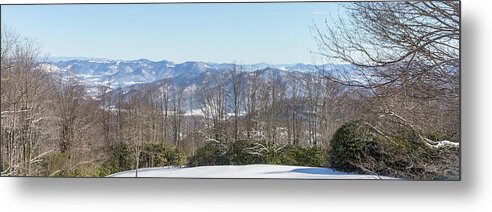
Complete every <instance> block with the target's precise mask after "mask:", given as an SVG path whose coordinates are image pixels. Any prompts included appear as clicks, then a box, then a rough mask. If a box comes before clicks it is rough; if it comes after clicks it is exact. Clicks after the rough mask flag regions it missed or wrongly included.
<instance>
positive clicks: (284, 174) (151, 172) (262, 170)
mask: <svg viewBox="0 0 492 212" xmlns="http://www.w3.org/2000/svg"><path fill="white" fill-rule="evenodd" d="M108 177H135V170H130V171H123V172H119V173H116V174H112V175H109V176H108ZM138 177H172V178H279V179H280V178H282V179H394V178H390V177H384V176H377V175H358V174H350V173H345V172H338V171H335V170H332V169H329V168H314V167H304V166H284V165H263V164H258V165H242V166H233V165H230V166H200V167H190V168H162V167H159V168H142V169H139V170H138Z"/></svg>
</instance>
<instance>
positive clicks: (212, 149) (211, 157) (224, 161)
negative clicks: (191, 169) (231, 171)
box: [188, 142, 229, 166]
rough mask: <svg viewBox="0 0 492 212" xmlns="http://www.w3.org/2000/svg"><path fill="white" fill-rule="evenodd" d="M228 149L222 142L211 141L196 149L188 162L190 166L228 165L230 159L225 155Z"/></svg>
mask: <svg viewBox="0 0 492 212" xmlns="http://www.w3.org/2000/svg"><path fill="white" fill-rule="evenodd" d="M226 151H227V149H226V148H225V147H224V146H221V145H220V144H217V143H214V142H209V143H207V144H205V146H203V147H201V148H199V149H197V150H196V152H195V155H193V156H192V157H191V158H190V159H189V162H188V166H214V165H228V164H229V160H228V158H227V156H226V155H225V152H226Z"/></svg>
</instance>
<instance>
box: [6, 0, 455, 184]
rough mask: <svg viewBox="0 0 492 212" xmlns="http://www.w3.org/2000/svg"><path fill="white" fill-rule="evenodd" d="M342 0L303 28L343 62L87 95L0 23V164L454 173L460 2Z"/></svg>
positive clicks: (53, 169)
mask: <svg viewBox="0 0 492 212" xmlns="http://www.w3.org/2000/svg"><path fill="white" fill-rule="evenodd" d="M348 9H349V14H350V17H351V19H350V20H349V21H350V23H351V24H349V25H347V23H340V24H339V27H338V28H333V27H332V28H327V31H323V30H322V29H320V28H319V26H314V27H313V35H314V37H315V39H316V41H317V42H318V45H319V47H320V53H321V55H322V57H323V58H324V59H326V60H328V62H332V63H339V62H343V63H350V64H353V65H352V66H335V67H329V68H326V67H320V68H319V70H318V71H317V72H313V73H311V74H306V73H303V74H301V73H296V74H290V75H288V76H285V75H283V74H282V72H281V71H280V70H275V69H269V68H267V69H261V70H255V71H246V70H244V68H243V67H242V66H241V65H234V66H233V67H231V68H230V69H229V70H228V71H225V72H223V73H220V74H204V75H203V76H202V78H201V79H200V80H199V81H198V82H196V86H188V87H185V86H183V85H181V84H178V83H176V82H173V81H172V80H162V81H159V83H158V84H157V85H158V86H150V87H149V86H147V87H146V86H141V87H138V88H137V89H132V90H129V91H128V90H127V91H124V90H122V89H115V90H112V89H111V88H110V85H107V86H100V87H98V95H97V96H90V95H88V93H87V90H88V88H87V87H86V86H84V85H83V84H81V83H80V82H78V81H76V80H75V79H74V78H73V76H72V75H71V74H70V72H68V73H66V74H65V75H61V76H58V75H52V74H49V73H47V72H46V71H45V70H44V69H43V68H42V66H40V65H39V61H38V58H39V57H38V54H39V49H38V48H37V47H36V46H35V44H34V43H32V42H29V41H26V40H23V39H21V38H20V37H19V36H18V35H16V34H15V33H13V32H10V31H7V30H4V29H3V31H2V52H1V53H2V55H1V60H2V61H1V63H2V67H1V80H2V81H1V82H2V83H1V100H2V101H1V147H2V153H1V159H2V162H1V173H2V175H21V176H24V175H30V176H32V175H36V176H105V175H108V174H110V173H114V172H118V171H123V170H129V169H137V170H138V168H140V167H156V166H201V165H242V164H254V163H269V164H287V165H302V166H330V167H333V168H336V169H339V170H343V171H350V172H359V173H370V174H382V175H390V176H395V177H403V178H407V179H457V178H458V177H459V142H460V135H459V132H460V129H459V124H460V123H459V89H460V87H459V86H460V85H459V82H460V79H459V47H458V43H459V42H458V41H459V15H458V16H457V14H459V2H443V3H433V2H423V3H419V2H415V3H406V2H401V3H395V2H392V3H353V4H350V7H349V8H348ZM408 14H412V16H411V17H409V16H408ZM456 20H458V22H457V21H456ZM347 26H352V27H347ZM354 27H355V28H354ZM346 67H350V69H348V70H347V69H344V68H346ZM154 85H155V84H154ZM137 175H138V171H137Z"/></svg>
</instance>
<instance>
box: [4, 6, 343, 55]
mask: <svg viewBox="0 0 492 212" xmlns="http://www.w3.org/2000/svg"><path fill="white" fill-rule="evenodd" d="M340 9H341V6H340V3H335V2H320V3H313V2H309V3H214V4H207V3H201V4H198V3H197V4H89V5H77V4H74V5H4V6H2V11H1V12H2V13H1V14H2V27H9V28H12V29H13V30H14V31H16V32H18V33H19V34H20V35H22V36H25V37H29V38H31V39H33V40H35V41H36V42H38V43H39V44H40V45H41V49H42V50H43V53H44V54H46V55H53V56H54V57H94V58H111V59H112V58H115V59H121V60H134V59H140V58H146V59H149V60H157V61H158V60H162V59H163V58H164V59H166V60H170V61H173V62H178V63H181V62H185V61H207V62H209V61H210V62H215V63H232V62H234V61H236V62H238V63H248V64H251V63H271V64H287V63H305V64H313V63H314V61H315V59H313V56H314V55H313V54H312V53H311V52H310V51H316V50H317V47H316V42H315V41H314V40H313V38H312V35H311V33H310V30H309V28H310V26H313V25H314V24H316V25H324V21H325V19H327V21H328V22H327V23H328V24H331V21H330V19H331V17H337V16H338V15H342V14H341V13H340V12H339V10H340Z"/></svg>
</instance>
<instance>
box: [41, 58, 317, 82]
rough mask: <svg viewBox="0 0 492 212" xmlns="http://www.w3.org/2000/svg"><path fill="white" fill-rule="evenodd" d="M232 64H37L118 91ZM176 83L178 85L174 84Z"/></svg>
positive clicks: (286, 68) (299, 68) (308, 68)
mask: <svg viewBox="0 0 492 212" xmlns="http://www.w3.org/2000/svg"><path fill="white" fill-rule="evenodd" d="M233 66H234V64H231V63H210V62H197V61H190V62H184V63H174V62H171V61H167V60H162V61H150V60H147V59H139V60H109V59H102V58H82V59H72V58H64V59H63V58H55V59H52V60H51V61H48V62H45V63H43V64H41V67H42V68H43V69H45V70H46V71H47V72H49V73H52V74H55V75H60V76H61V75H65V76H66V75H70V76H72V77H75V78H76V79H77V80H80V81H82V82H84V83H85V84H87V85H93V86H97V85H108V86H110V87H112V88H121V87H125V86H130V85H134V84H142V83H151V82H155V81H158V80H162V79H176V80H178V79H183V80H184V79H187V80H190V79H193V78H197V77H199V76H200V75H201V74H203V73H206V72H210V73H213V72H218V73H220V72H223V71H226V70H230V69H231V68H232V67H233ZM241 68H242V70H243V71H245V72H248V71H253V70H261V69H266V68H270V69H275V70H277V71H282V72H302V73H309V72H311V73H312V72H316V70H317V68H316V66H315V65H312V64H302V63H297V64H266V63H259V64H246V65H242V64H241ZM177 83H179V82H177Z"/></svg>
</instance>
